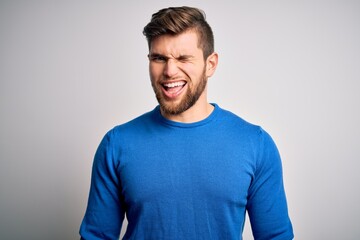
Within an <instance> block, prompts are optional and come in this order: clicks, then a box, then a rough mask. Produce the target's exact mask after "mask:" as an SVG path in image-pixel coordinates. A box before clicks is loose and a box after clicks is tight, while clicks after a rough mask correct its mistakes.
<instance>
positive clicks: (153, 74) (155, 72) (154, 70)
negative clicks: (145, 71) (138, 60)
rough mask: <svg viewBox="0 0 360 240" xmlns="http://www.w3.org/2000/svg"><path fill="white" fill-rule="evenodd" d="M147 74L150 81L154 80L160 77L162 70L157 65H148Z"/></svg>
mask: <svg viewBox="0 0 360 240" xmlns="http://www.w3.org/2000/svg"><path fill="white" fill-rule="evenodd" d="M149 73H150V78H151V80H154V79H156V78H158V77H159V76H161V75H162V68H161V66H160V65H157V64H149Z"/></svg>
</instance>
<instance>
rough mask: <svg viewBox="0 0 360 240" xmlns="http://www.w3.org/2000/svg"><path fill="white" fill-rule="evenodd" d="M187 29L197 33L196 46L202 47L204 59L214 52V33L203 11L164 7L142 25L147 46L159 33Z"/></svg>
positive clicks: (170, 33)
mask: <svg viewBox="0 0 360 240" xmlns="http://www.w3.org/2000/svg"><path fill="white" fill-rule="evenodd" d="M187 30H195V32H196V33H197V35H198V46H199V48H201V49H202V51H203V55H204V59H206V58H207V57H208V56H210V54H212V53H213V52H214V35H213V32H212V30H211V27H210V25H209V24H208V23H207V22H206V20H205V13H204V12H203V11H202V10H200V9H198V8H192V7H170V8H164V9H161V10H160V11H158V12H157V13H154V14H153V15H152V18H151V21H150V22H149V23H148V24H147V25H146V26H145V27H144V31H143V34H144V35H145V36H146V39H147V41H148V45H149V48H150V46H151V43H152V41H153V40H154V39H155V38H156V37H158V36H161V35H164V34H169V35H178V34H180V33H183V32H185V31H187Z"/></svg>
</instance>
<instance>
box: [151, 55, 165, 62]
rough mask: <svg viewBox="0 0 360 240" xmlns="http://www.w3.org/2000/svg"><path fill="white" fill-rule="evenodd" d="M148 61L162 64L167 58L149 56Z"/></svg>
mask: <svg viewBox="0 0 360 240" xmlns="http://www.w3.org/2000/svg"><path fill="white" fill-rule="evenodd" d="M150 61H154V62H158V63H163V62H166V61H167V58H166V57H164V56H161V55H152V56H150Z"/></svg>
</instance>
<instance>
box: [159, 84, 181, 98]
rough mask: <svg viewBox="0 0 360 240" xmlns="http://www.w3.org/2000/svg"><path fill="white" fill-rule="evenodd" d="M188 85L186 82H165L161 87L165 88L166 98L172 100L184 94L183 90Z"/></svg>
mask: <svg viewBox="0 0 360 240" xmlns="http://www.w3.org/2000/svg"><path fill="white" fill-rule="evenodd" d="M186 84H187V83H186V82H185V81H176V82H165V83H162V84H161V86H162V87H163V92H164V94H165V96H167V97H168V98H170V99H171V98H176V97H177V96H179V95H180V94H181V93H182V92H183V89H184V88H185V86H186Z"/></svg>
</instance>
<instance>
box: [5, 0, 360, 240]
mask: <svg viewBox="0 0 360 240" xmlns="http://www.w3.org/2000/svg"><path fill="white" fill-rule="evenodd" d="M181 5H191V6H196V7H200V8H202V9H203V10H205V12H206V14H207V20H208V22H209V23H210V25H211V26H212V28H213V31H214V34H215V44H216V51H217V52H218V53H219V66H218V69H217V72H216V73H215V75H214V76H213V77H212V78H211V79H210V81H209V101H210V102H216V103H218V104H219V105H220V106H221V107H222V108H225V109H228V110H231V111H232V112H234V113H236V114H237V115H239V116H241V117H243V118H244V119H246V120H248V121H250V122H252V123H254V124H258V125H261V126H262V127H263V128H265V129H266V130H267V131H268V132H269V133H270V134H271V135H272V136H273V138H274V140H275V141H276V143H277V145H278V148H279V150H280V153H281V156H282V160H283V169H284V181H285V188H286V193H287V198H288V206H289V213H290V216H291V219H292V222H293V226H294V231H295V235H296V239H306V240H313V239H314V240H318V239H328V240H332V239H342V240H355V239H359V236H360V228H359V219H360V207H359V203H360V192H359V191H360V187H359V183H360V173H359V166H360V164H359V162H360V140H359V137H360V127H359V123H360V96H359V90H360V88H359V81H360V45H359V44H360V2H359V1H355V0H354V1H351V0H338V1H334V0H329V1H325V0H323V1H322V0H304V1H301V0H294V1H291V0H288V1H285V0H283V1H281V0H278V1H277V0H270V1H265V0H264V1H244V0H242V1H225V0H223V1H210V0H208V1H194V0H192V1H160V0H155V1H137V0H134V1H114V0H111V1H110V0H109V1H100V0H98V1H95V0H89V1H85V0H82V1H76V0H75V1H60V0H59V1H51V0H50V1H45V0H44V1H40V0H38V1H36V0H34V1H26V0H24V1H19V0H7V1H6V0H1V1H0V119H1V120H0V121H1V122H0V123H1V124H0V164H1V165H0V239H4V240H13V239H14V240H15V239H16V240H17V239H29V240H32V239H34V240H42V239H54V240H57V239H58V240H64V239H78V238H79V235H78V230H79V226H80V223H81V220H82V217H83V215H84V212H85V208H86V204H87V197H88V191H89V185H90V172H91V166H92V160H93V155H94V153H95V150H96V148H97V146H98V144H99V142H100V140H101V138H102V137H103V135H104V134H105V133H106V132H107V131H108V130H109V129H110V128H112V127H113V126H115V125H118V124H121V123H124V122H126V121H129V120H131V119H132V118H134V117H136V116H138V115H140V114H142V113H144V112H147V111H149V110H152V109H153V108H154V107H155V105H156V104H157V102H156V100H155V97H154V94H153V91H152V88H151V85H150V81H149V77H148V62H147V57H146V55H147V44H146V40H145V38H144V36H143V35H142V29H143V27H144V26H145V25H146V24H147V23H148V21H149V20H150V16H151V14H152V13H154V12H156V11H157V10H159V9H160V8H164V7H168V6H181ZM154 221H156V219H154ZM124 226H126V222H125V223H124ZM243 236H244V239H252V235H251V231H250V227H249V223H248V222H247V224H246V228H245V232H244V234H243Z"/></svg>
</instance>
